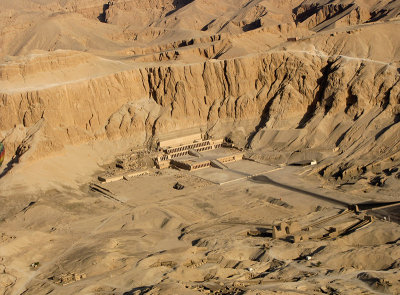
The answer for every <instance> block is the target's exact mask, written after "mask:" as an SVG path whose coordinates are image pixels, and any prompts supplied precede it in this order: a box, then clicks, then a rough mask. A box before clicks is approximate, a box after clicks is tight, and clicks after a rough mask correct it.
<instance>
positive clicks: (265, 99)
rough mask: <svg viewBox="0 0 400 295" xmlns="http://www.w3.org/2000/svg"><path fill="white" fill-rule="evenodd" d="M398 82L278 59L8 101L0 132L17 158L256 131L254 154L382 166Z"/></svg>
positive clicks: (387, 75)
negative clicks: (334, 154)
mask: <svg viewBox="0 0 400 295" xmlns="http://www.w3.org/2000/svg"><path fill="white" fill-rule="evenodd" d="M31 62H35V59H33V60H32V61H31ZM74 66H75V65H74ZM19 68H20V69H21V68H23V69H24V70H25V71H29V68H30V66H29V65H25V66H20V67H19ZM5 69H7V67H5ZM12 69H15V66H14V67H13V68H12ZM4 72H6V70H4ZM11 72H12V71H11ZM399 78H400V77H399V73H398V71H397V69H396V68H394V67H392V66H390V65H385V64H381V63H375V62H368V61H365V60H361V59H360V60H358V59H348V58H345V57H340V56H338V57H336V58H326V57H322V56H317V55H313V54H308V53H291V52H274V53H268V54H260V55H256V56H249V57H242V58H236V59H230V60H223V61H217V60H210V61H206V62H204V63H198V64H191V65H165V66H157V67H150V68H140V69H130V70H126V71H123V72H120V73H113V74H110V75H106V76H102V77H97V78H93V79H91V80H86V81H82V82H81V81H77V82H70V83H65V84H61V85H59V86H52V87H47V88H46V87H44V88H43V89H37V90H35V91H13V92H9V93H3V94H1V102H2V106H1V109H0V112H1V114H0V120H1V121H0V124H1V126H2V132H3V134H5V135H6V137H5V145H6V147H7V149H8V150H11V151H13V150H14V151H17V153H18V154H19V156H21V155H22V153H23V152H25V151H27V150H29V148H30V147H32V148H33V149H32V150H31V157H38V156H44V155H46V154H47V153H49V152H51V151H53V150H57V149H60V148H62V147H63V145H65V144H78V143H84V142H88V141H91V140H96V139H103V138H112V139H118V138H121V137H126V136H136V135H138V134H141V138H142V142H140V143H139V144H143V143H145V142H147V141H149V140H151V139H152V137H153V136H156V135H158V134H162V133H167V132H169V131H173V130H177V129H185V128H190V127H199V126H208V127H211V126H216V125H217V127H216V128H214V129H215V130H214V132H217V133H219V134H222V135H223V134H225V135H226V134H227V133H228V132H230V131H231V130H233V129H234V128H235V127H237V126H240V125H241V124H244V123H248V122H250V125H246V128H247V129H246V132H247V134H248V135H250V134H251V136H250V137H249V138H248V143H249V144H250V146H251V147H253V148H254V149H259V150H262V149H268V148H273V149H279V150H287V151H294V150H296V149H302V148H320V149H334V148H335V147H339V148H340V149H341V150H343V151H344V152H343V155H342V157H344V158H346V159H348V160H349V161H350V160H351V161H355V160H357V159H361V158H363V157H366V156H367V155H369V156H368V158H370V157H371V156H372V158H374V159H375V161H376V160H384V159H385V158H388V157H390V156H391V157H393V156H394V154H395V153H396V151H398V150H399V146H398V145H399V142H398V141H397V142H396V141H395V140H394V138H395V137H394V136H398V132H399V131H398V128H397V123H398V121H399V118H400V114H399V113H400V108H399V103H400V84H399ZM217 123H218V124H221V126H223V127H220V129H219V130H218V124H217ZM271 132H275V133H276V134H275V135H274V136H273V138H271V136H269V135H268V133H271ZM279 137H282V138H281V139H279ZM393 140H394V141H393ZM21 142H22V144H21ZM360 145H361V146H364V147H363V148H360ZM33 150H34V151H35V152H34V153H33ZM333 172H337V171H333Z"/></svg>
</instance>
